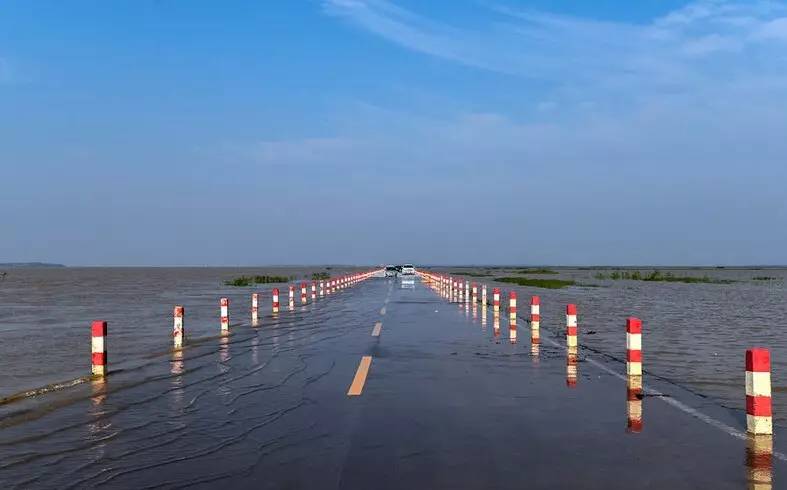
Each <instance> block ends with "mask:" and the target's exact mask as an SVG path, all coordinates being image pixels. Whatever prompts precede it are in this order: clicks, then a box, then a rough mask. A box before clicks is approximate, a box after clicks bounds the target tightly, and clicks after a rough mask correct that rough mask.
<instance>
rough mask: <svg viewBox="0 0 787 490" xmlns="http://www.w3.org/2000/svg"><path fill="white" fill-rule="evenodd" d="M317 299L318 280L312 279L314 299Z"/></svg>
mask: <svg viewBox="0 0 787 490" xmlns="http://www.w3.org/2000/svg"><path fill="white" fill-rule="evenodd" d="M316 299H317V281H312V301H314V300H316Z"/></svg>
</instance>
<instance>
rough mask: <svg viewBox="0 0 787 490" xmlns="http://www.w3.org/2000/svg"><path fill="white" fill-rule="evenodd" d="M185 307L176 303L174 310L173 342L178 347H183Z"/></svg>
mask: <svg viewBox="0 0 787 490" xmlns="http://www.w3.org/2000/svg"><path fill="white" fill-rule="evenodd" d="M184 312H185V309H184V308H183V307H182V306H180V305H176V306H175V308H174V309H173V310H172V317H173V318H172V342H173V344H174V345H175V348H176V349H180V348H181V347H183V334H184V331H183V313H184Z"/></svg>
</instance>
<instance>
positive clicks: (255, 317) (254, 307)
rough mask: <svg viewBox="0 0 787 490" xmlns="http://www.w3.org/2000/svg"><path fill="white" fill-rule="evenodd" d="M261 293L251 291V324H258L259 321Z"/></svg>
mask: <svg viewBox="0 0 787 490" xmlns="http://www.w3.org/2000/svg"><path fill="white" fill-rule="evenodd" d="M259 311H260V293H251V324H252V326H257V323H259V318H260V317H259Z"/></svg>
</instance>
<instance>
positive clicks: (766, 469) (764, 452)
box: [746, 434, 773, 490]
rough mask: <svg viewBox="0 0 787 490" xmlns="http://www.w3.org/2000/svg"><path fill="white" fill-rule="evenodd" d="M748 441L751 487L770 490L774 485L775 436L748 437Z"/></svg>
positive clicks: (747, 450)
mask: <svg viewBox="0 0 787 490" xmlns="http://www.w3.org/2000/svg"><path fill="white" fill-rule="evenodd" d="M747 439H748V440H747V441H746V470H747V480H748V483H749V487H748V488H751V489H756V490H770V489H771V486H772V485H773V436H771V435H767V434H765V435H758V436H755V435H752V434H749V435H748V438H747Z"/></svg>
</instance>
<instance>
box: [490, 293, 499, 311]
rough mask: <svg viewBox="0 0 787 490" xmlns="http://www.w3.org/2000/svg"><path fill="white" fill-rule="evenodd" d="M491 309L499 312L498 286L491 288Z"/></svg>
mask: <svg viewBox="0 0 787 490" xmlns="http://www.w3.org/2000/svg"><path fill="white" fill-rule="evenodd" d="M492 311H494V312H495V313H499V312H500V288H494V289H492Z"/></svg>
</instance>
